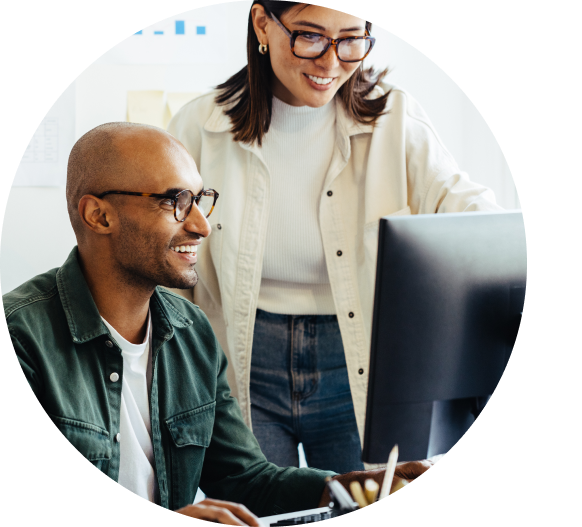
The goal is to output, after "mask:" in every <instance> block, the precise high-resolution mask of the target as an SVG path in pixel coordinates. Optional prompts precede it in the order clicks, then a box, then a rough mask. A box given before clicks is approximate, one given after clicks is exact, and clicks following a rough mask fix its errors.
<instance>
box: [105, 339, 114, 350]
mask: <svg viewBox="0 0 582 527" xmlns="http://www.w3.org/2000/svg"><path fill="white" fill-rule="evenodd" d="M105 345H106V346H107V347H108V348H112V347H113V342H111V341H110V340H106V341H105Z"/></svg>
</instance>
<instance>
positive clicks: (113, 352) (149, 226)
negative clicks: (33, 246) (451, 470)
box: [4, 123, 429, 525]
mask: <svg viewBox="0 0 582 527" xmlns="http://www.w3.org/2000/svg"><path fill="white" fill-rule="evenodd" d="M217 197H218V196H217V193H216V192H214V191H212V190H206V191H203V184H202V179H201V178H200V175H199V174H198V172H197V169H196V166H195V163H194V161H193V159H192V158H191V156H190V155H189V154H188V153H187V151H186V150H185V149H184V147H183V146H182V145H181V144H180V143H179V142H178V141H177V140H175V139H174V138H173V137H172V136H170V135H169V134H167V133H166V132H163V131H162V130H159V129H157V128H154V127H149V126H145V125H134V124H129V123H110V124H105V125H102V126H99V127H97V128H95V129H93V130H91V131H90V132H88V133H87V134H85V135H84V136H83V137H81V139H79V141H78V142H77V143H76V144H75V146H74V147H73V149H72V151H71V155H70V158H69V165H68V170H67V204H68V210H69V216H70V219H71V223H72V225H73V229H74V231H75V235H76V238H77V242H78V246H77V247H76V248H74V249H73V251H72V252H71V254H70V255H69V258H68V259H67V261H66V262H65V264H64V265H63V266H62V267H61V268H59V269H53V270H52V271H49V272H47V273H45V274H43V275H39V276H37V277H35V278H33V279H32V280H30V281H28V282H26V283H25V284H23V285H22V286H20V287H19V288H17V289H16V290H14V291H12V292H11V293H8V294H7V295H5V296H4V308H5V315H6V320H7V324H8V329H9V331H10V335H11V338H12V342H13V344H14V347H15V350H16V353H17V355H18V358H19V360H20V363H21V365H22V368H23V370H24V373H25V375H26V377H27V379H28V382H29V383H30V386H31V388H32V389H33V390H34V392H35V394H36V396H37V397H38V399H39V401H40V403H41V404H42V406H43V407H44V409H45V410H46V411H47V413H48V414H49V415H50V417H51V418H52V420H53V422H54V423H55V425H56V426H57V427H58V428H59V430H60V431H61V432H62V433H63V434H64V435H65V436H66V437H67V439H68V440H69V441H70V442H71V443H72V444H73V445H74V446H75V447H76V448H77V449H78V450H79V451H80V452H81V453H82V454H83V455H84V456H85V457H86V458H87V459H88V460H90V461H91V462H92V463H93V464H94V465H95V466H96V467H97V468H98V469H100V470H101V471H102V472H104V473H106V474H107V475H108V476H109V477H111V478H112V479H114V480H116V481H118V482H119V483H121V484H122V485H124V486H125V487H126V488H128V489H130V490H132V491H133V492H135V493H137V494H139V495H141V496H143V497H144V498H146V499H149V500H151V501H155V502H156V503H159V504H160V505H162V506H163V507H166V508H171V509H174V510H177V511H178V512H180V513H182V514H186V515H189V516H193V517H197V518H201V519H206V520H214V521H218V522H220V523H227V524H232V525H258V523H257V518H256V517H255V516H254V514H257V515H270V514H276V513H279V512H285V511H293V510H300V509H308V508H313V507H316V506H318V505H319V504H320V503H322V502H325V500H326V496H325V493H324V488H325V478H326V477H327V476H334V477H337V478H338V479H340V481H341V482H342V483H343V484H346V485H347V483H348V482H349V481H350V480H352V479H359V480H362V479H363V478H364V477H374V478H376V479H377V480H379V481H380V480H381V478H382V476H383V474H382V471H381V470H378V471H371V472H368V473H363V472H360V473H351V474H348V475H344V476H336V475H335V474H334V473H331V472H326V471H320V470H315V469H306V468H304V469H298V468H291V467H288V468H279V467H277V466H275V465H273V464H271V463H268V462H267V461H266V459H265V458H264V456H263V455H262V453H261V451H260V448H259V446H258V444H257V442H256V440H255V439H254V437H253V435H252V432H251V431H250V430H249V429H248V428H247V426H246V425H245V424H244V422H243V420H242V416H241V413H240V409H239V407H238V404H237V402H236V400H235V399H234V398H233V397H231V395H230V390H229V387H228V383H227V380H226V364H227V363H226V358H225V356H224V353H223V352H222V350H221V348H220V346H219V344H218V342H217V340H216V337H215V336H214V333H213V332H212V329H211V327H210V325H209V323H208V321H207V319H206V317H205V315H204V314H203V313H202V312H201V311H200V309H199V308H198V307H197V306H195V305H193V304H192V303H190V302H188V301H186V300H184V299H182V298H181V297H179V296H177V295H175V294H173V293H171V292H169V291H167V290H165V289H162V288H159V287H157V286H159V285H162V286H167V287H174V288H188V287H193V286H194V285H195V284H196V280H197V275H196V271H195V270H194V265H195V263H196V248H197V246H198V245H199V244H200V243H201V242H202V241H203V240H204V239H205V238H206V237H208V236H209V235H210V230H211V229H210V225H209V223H208V221H207V217H208V215H210V213H211V212H212V208H213V206H214V204H215V202H216V199H217ZM428 466H429V464H428V463H420V462H418V463H413V464H404V465H401V466H400V467H399V473H398V474H399V475H400V476H401V477H407V478H408V479H412V478H414V477H416V476H417V475H419V474H420V473H422V472H423V471H424V470H426V469H427V468H428ZM198 486H200V487H201V488H202V490H203V491H204V492H205V493H206V494H207V495H209V496H212V497H213V498H217V499H208V500H205V501H203V502H201V503H199V504H196V505H191V504H192V502H193V500H194V496H195V494H196V490H197V488H198ZM225 499H229V500H231V501H230V502H226V501H221V500H225ZM233 501H235V502H239V503H242V504H244V506H243V505H237V504H235V503H232V502H233ZM245 506H246V507H248V509H250V511H252V513H251V512H250V511H249V510H248V509H247V508H246V507H245ZM253 513H254V514H253Z"/></svg>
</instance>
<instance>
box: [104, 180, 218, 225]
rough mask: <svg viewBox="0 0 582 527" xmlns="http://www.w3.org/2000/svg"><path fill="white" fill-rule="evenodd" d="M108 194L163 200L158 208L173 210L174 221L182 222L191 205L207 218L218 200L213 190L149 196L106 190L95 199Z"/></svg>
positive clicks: (141, 193) (146, 194)
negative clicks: (194, 205) (195, 193)
mask: <svg viewBox="0 0 582 527" xmlns="http://www.w3.org/2000/svg"><path fill="white" fill-rule="evenodd" d="M108 194H122V195H125V196H144V197H146V198H160V199H163V200H164V201H162V202H161V203H160V207H162V208H165V209H166V210H172V209H174V218H176V221H179V222H183V221H184V220H185V219H186V218H187V217H188V214H190V211H191V210H192V204H193V203H196V206H197V207H198V208H199V209H200V212H202V214H203V215H204V217H206V218H208V216H210V215H211V214H212V211H213V210H214V206H215V205H216V200H217V199H218V192H216V190H214V189H211V188H209V189H206V190H201V191H200V192H199V193H198V194H197V195H194V192H192V191H191V190H188V189H186V190H182V191H180V192H178V193H177V194H150V193H147V192H126V191H125V190H108V191H107V192H103V193H102V194H99V195H98V196H97V197H98V198H99V199H101V198H103V197H104V196H107V195H108Z"/></svg>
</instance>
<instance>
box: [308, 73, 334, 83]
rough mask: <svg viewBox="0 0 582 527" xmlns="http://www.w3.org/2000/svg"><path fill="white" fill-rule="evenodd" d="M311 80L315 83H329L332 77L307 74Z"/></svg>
mask: <svg viewBox="0 0 582 527" xmlns="http://www.w3.org/2000/svg"><path fill="white" fill-rule="evenodd" d="M307 76H308V77H309V78H310V79H311V80H312V81H313V82H315V83H317V84H329V83H330V82H331V81H332V80H333V77H326V78H324V77H315V76H314V75H307Z"/></svg>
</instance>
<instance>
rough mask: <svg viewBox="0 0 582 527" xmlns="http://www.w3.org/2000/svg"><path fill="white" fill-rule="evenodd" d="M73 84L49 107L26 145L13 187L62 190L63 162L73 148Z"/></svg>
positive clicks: (64, 166)
mask: <svg viewBox="0 0 582 527" xmlns="http://www.w3.org/2000/svg"><path fill="white" fill-rule="evenodd" d="M75 94H76V90H75V83H73V84H71V85H70V86H69V87H68V88H67V89H66V90H65V91H64V92H63V93H62V95H61V96H60V97H59V98H58V99H57V101H56V102H55V103H54V104H53V106H52V108H51V109H50V110H49V111H48V113H47V114H46V116H45V117H44V119H43V120H42V121H41V123H40V125H39V127H38V128H37V129H36V132H34V135H33V136H32V139H31V140H30V143H29V144H28V146H27V148H26V150H25V152H24V155H23V156H22V160H21V162H20V165H19V166H18V169H17V171H16V175H15V177H14V183H13V186H15V187H54V186H57V187H58V186H64V185H65V183H66V181H67V161H68V159H69V154H70V152H71V148H73V145H74V144H75V103H76V98H75Z"/></svg>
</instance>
